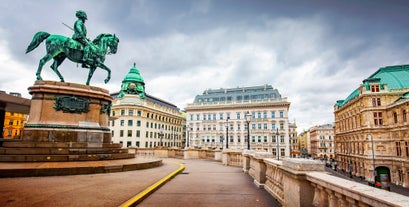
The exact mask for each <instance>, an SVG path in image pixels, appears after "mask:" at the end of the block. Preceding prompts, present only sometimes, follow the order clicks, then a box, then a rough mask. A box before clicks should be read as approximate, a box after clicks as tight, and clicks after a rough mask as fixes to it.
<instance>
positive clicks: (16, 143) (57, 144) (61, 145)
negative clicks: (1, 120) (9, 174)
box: [2, 140, 121, 148]
mask: <svg viewBox="0 0 409 207" xmlns="http://www.w3.org/2000/svg"><path fill="white" fill-rule="evenodd" d="M2 146H3V147H5V148H18V147H22V148H35V147H40V148H45V147H49V148H90V147H95V148H97V147H99V148H100V147H102V148H120V147H121V144H119V143H88V142H27V141H17V140H16V141H7V142H3V144H2Z"/></svg>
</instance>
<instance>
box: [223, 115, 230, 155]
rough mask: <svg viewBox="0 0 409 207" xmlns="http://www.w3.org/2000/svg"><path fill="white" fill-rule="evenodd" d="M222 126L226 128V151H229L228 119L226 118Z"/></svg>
mask: <svg viewBox="0 0 409 207" xmlns="http://www.w3.org/2000/svg"><path fill="white" fill-rule="evenodd" d="M224 126H226V149H229V117H227V118H226V122H225V123H224Z"/></svg>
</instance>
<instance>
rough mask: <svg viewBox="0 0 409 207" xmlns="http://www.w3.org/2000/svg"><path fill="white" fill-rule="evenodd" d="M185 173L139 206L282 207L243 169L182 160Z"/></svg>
mask: <svg viewBox="0 0 409 207" xmlns="http://www.w3.org/2000/svg"><path fill="white" fill-rule="evenodd" d="M179 161H180V162H182V163H183V164H184V165H185V167H186V168H185V170H184V172H183V173H181V174H180V175H178V176H176V177H175V178H173V179H172V180H170V181H169V182H168V183H166V184H165V185H164V186H162V187H161V188H160V189H159V190H157V191H155V192H154V193H153V194H152V195H150V196H149V197H148V198H146V199H145V200H143V201H142V202H141V203H140V204H139V205H138V207H139V206H141V207H151V206H152V207H153V206H154V207H161V206H163V207H165V206H166V207H178V206H194V207H202V206H203V207H204V206H212V207H218V206H220V207H230V206H231V207H240V206H243V207H249V206H251V207H264V206H271V207H273V206H280V205H279V203H278V202H277V201H276V200H275V199H274V198H273V197H272V196H270V195H269V194H268V193H267V192H266V191H265V190H263V189H259V188H257V187H256V185H255V184H254V183H253V179H252V178H251V177H250V176H249V175H247V174H245V173H243V172H242V169H241V168H239V167H229V166H224V165H222V163H220V162H216V161H209V160H179Z"/></svg>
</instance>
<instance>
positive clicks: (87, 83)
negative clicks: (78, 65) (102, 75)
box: [85, 66, 97, 86]
mask: <svg viewBox="0 0 409 207" xmlns="http://www.w3.org/2000/svg"><path fill="white" fill-rule="evenodd" d="M95 69H97V68H96V67H94V66H93V67H91V68H90V69H89V72H88V79H87V82H86V83H85V84H86V85H87V86H89V82H90V80H91V78H92V76H93V75H94V72H95Z"/></svg>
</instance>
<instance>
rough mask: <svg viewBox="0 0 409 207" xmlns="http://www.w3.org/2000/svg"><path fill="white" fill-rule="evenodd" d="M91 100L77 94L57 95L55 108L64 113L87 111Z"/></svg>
mask: <svg viewBox="0 0 409 207" xmlns="http://www.w3.org/2000/svg"><path fill="white" fill-rule="evenodd" d="M89 102H90V101H89V100H87V99H84V98H80V97H76V96H56V97H55V105H54V109H55V110H56V111H63V112H64V113H82V112H84V113H87V112H88V111H89Z"/></svg>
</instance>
